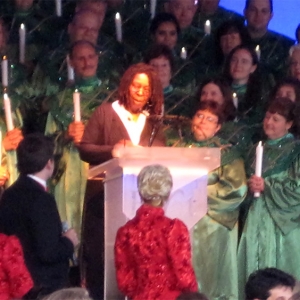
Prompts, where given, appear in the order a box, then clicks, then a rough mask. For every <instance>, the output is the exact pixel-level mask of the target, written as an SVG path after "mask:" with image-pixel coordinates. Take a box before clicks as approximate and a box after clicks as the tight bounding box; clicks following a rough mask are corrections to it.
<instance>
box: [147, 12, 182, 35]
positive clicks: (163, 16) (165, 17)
mask: <svg viewBox="0 0 300 300" xmlns="http://www.w3.org/2000/svg"><path fill="white" fill-rule="evenodd" d="M162 23H173V24H174V26H175V27H176V31H177V35H179V33H180V27H179V23H178V21H177V20H176V18H175V16H174V15H172V14H169V13H165V12H163V13H159V14H157V15H156V16H155V17H154V19H153V20H152V22H151V24H150V28H149V31H150V34H151V35H155V33H156V31H157V29H158V27H159V26H160V25H161V24H162Z"/></svg>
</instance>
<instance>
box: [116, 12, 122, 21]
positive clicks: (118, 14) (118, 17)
mask: <svg viewBox="0 0 300 300" xmlns="http://www.w3.org/2000/svg"><path fill="white" fill-rule="evenodd" d="M116 19H118V20H120V19H121V16H120V13H118V12H117V13H116Z"/></svg>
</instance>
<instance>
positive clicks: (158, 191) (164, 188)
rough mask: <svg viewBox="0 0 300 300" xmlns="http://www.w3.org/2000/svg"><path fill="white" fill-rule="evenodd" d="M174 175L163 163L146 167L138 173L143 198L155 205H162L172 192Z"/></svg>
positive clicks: (139, 188)
mask: <svg viewBox="0 0 300 300" xmlns="http://www.w3.org/2000/svg"><path fill="white" fill-rule="evenodd" d="M172 186H173V180H172V175H171V173H170V171H169V169H168V168H166V167H164V166H162V165H150V166H146V167H144V168H143V169H142V170H141V172H140V173H139V175H138V190H139V194H140V196H141V198H142V200H143V201H144V202H145V203H148V204H150V205H153V206H159V205H162V204H163V202H165V201H166V200H167V199H168V198H169V196H170V193H171V189H172Z"/></svg>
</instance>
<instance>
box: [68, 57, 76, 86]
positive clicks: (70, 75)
mask: <svg viewBox="0 0 300 300" xmlns="http://www.w3.org/2000/svg"><path fill="white" fill-rule="evenodd" d="M67 68H68V81H74V78H75V75H74V68H73V67H72V66H71V63H70V57H69V55H67Z"/></svg>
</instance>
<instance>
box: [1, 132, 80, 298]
mask: <svg viewBox="0 0 300 300" xmlns="http://www.w3.org/2000/svg"><path fill="white" fill-rule="evenodd" d="M53 155H54V143H53V142H52V141H51V139H50V138H47V137H44V136H42V135H40V134H33V135H28V136H27V137H25V138H24V139H23V140H22V142H21V143H20V144H19V146H18V148H17V159H18V170H19V172H20V176H19V178H18V180H17V181H16V182H15V183H14V184H13V185H12V186H11V187H9V188H8V189H7V190H5V192H4V193H3V196H2V200H1V202H0V232H3V233H5V234H7V235H16V236H17V237H18V238H19V239H20V242H21V245H22V247H23V251H24V257H25V263H26V265H27V267H28V270H29V272H30V274H31V276H32V278H33V280H34V283H35V285H36V286H39V287H41V294H48V293H51V292H53V291H55V290H57V289H60V288H62V287H64V286H66V284H67V281H68V268H69V259H70V258H72V256H73V252H74V247H75V246H76V245H77V244H78V238H77V235H76V232H75V231H74V229H69V230H67V231H66V232H65V233H62V225H61V221H60V218H59V215H58V211H57V207H56V203H55V199H54V197H53V196H52V195H50V194H49V193H48V192H47V191H46V181H47V180H48V179H49V178H50V177H51V175H52V173H53V169H54V162H53V158H54V157H53Z"/></svg>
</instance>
